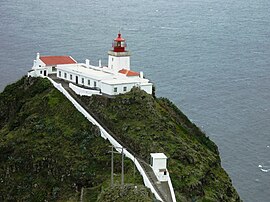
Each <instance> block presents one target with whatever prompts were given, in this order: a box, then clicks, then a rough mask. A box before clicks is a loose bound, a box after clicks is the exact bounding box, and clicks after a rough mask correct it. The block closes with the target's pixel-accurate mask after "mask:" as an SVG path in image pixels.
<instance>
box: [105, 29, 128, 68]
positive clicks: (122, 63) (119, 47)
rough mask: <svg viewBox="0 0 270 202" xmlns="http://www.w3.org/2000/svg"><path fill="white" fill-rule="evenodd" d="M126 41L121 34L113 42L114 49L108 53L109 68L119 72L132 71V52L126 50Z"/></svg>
mask: <svg viewBox="0 0 270 202" xmlns="http://www.w3.org/2000/svg"><path fill="white" fill-rule="evenodd" d="M126 46H127V45H126V41H125V39H123V38H122V36H121V34H120V33H119V34H118V37H117V38H116V39H114V41H113V49H112V50H110V51H109V52H108V55H109V58H108V67H109V68H110V69H114V70H115V71H119V70H121V69H126V70H130V52H129V51H127V50H126Z"/></svg>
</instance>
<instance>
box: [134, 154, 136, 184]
mask: <svg viewBox="0 0 270 202" xmlns="http://www.w3.org/2000/svg"><path fill="white" fill-rule="evenodd" d="M135 161H136V157H135V155H134V167H133V169H134V170H133V180H134V184H135V172H136V170H135V167H136V165H135Z"/></svg>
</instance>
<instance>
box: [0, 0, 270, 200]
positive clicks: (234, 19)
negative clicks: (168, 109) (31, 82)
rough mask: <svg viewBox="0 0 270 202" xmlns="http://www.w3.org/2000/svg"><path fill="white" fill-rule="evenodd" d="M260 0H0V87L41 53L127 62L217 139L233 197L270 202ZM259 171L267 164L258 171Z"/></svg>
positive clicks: (263, 4) (266, 28) (267, 38)
mask: <svg viewBox="0 0 270 202" xmlns="http://www.w3.org/2000/svg"><path fill="white" fill-rule="evenodd" d="M269 10H270V1H269V0H257V1H254V0H253V1H251V0H245V1H244V0H238V1H236V0H227V1H222V0H182V1H177V0H171V1H165V0H155V1H153V0H148V1H145V0H137V1H134V0H132V1H124V0H115V1H105V0H98V1H97V0H92V1H85V0H58V1H49V0H42V1H41V0H24V1H19V0H13V1H3V0H0V91H2V90H3V89H4V87H5V86H6V85H7V84H9V83H12V82H14V81H16V80H17V79H19V78H20V77H21V76H22V75H24V74H26V72H27V71H28V70H29V69H30V68H31V66H32V61H33V59H34V58H35V55H36V53H37V52H40V53H41V55H72V56H73V57H74V58H75V59H76V60H77V61H81V62H83V61H84V60H85V59H86V58H88V59H90V60H91V63H93V64H96V65H97V64H98V60H99V59H102V61H103V64H106V63H107V51H108V49H110V47H111V42H112V39H113V38H115V37H116V35H117V33H118V31H119V30H121V32H122V35H123V37H124V38H126V39H127V43H128V48H129V50H131V52H132V58H131V65H132V68H133V69H134V70H136V71H144V73H145V75H146V76H147V77H148V78H150V79H151V80H152V81H153V82H154V83H155V85H156V87H157V94H158V96H163V97H168V98H169V99H171V100H172V101H173V102H174V103H175V104H176V105H177V106H178V107H179V108H180V109H181V110H182V111H183V112H184V113H185V114H186V115H187V116H188V117H189V118H190V119H191V120H192V121H193V122H195V123H196V124H197V125H198V126H199V127H200V128H201V129H202V130H203V131H205V132H206V133H207V134H208V135H209V136H210V138H211V139H212V140H213V141H214V142H215V143H216V144H217V145H218V147H219V150H220V154H221V158H222V165H223V167H224V168H225V170H226V171H227V172H228V174H229V175H230V177H231V179H232V181H233V185H234V186H235V187H236V189H237V191H238V193H239V194H240V196H241V198H242V199H243V200H244V201H247V202H254V201H270V170H269V169H270V155H269V154H270V12H269ZM268 171H269V172H268Z"/></svg>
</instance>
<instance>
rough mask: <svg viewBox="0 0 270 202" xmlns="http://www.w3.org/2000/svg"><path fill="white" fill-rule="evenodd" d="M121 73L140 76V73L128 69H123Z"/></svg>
mask: <svg viewBox="0 0 270 202" xmlns="http://www.w3.org/2000/svg"><path fill="white" fill-rule="evenodd" d="M119 73H121V74H125V75H126V76H140V73H138V72H134V71H131V70H127V69H121V70H120V71H119Z"/></svg>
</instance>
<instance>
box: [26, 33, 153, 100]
mask: <svg viewBox="0 0 270 202" xmlns="http://www.w3.org/2000/svg"><path fill="white" fill-rule="evenodd" d="M28 75H29V76H40V77H46V76H50V75H56V77H57V78H58V79H61V80H64V81H66V82H68V83H72V84H73V85H76V86H77V87H80V88H85V89H92V90H96V91H99V93H101V94H104V95H118V94H123V93H126V92H129V91H130V90H131V89H132V88H133V87H134V86H135V87H138V88H140V89H141V90H144V91H145V92H147V93H148V94H152V86H153V84H152V83H151V82H150V81H149V80H148V79H146V78H144V76H143V72H140V73H139V72H135V71H132V70H131V68H130V52H129V51H127V50H126V41H125V39H124V38H122V36H121V34H120V33H119V34H118V37H117V38H116V39H114V41H113V46H112V49H111V50H109V52H108V66H102V65H101V61H99V66H94V65H91V64H90V60H88V59H86V61H85V63H77V61H75V60H74V59H73V58H72V57H71V56H40V55H39V54H37V59H36V60H34V65H33V67H32V70H31V71H29V72H28Z"/></svg>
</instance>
